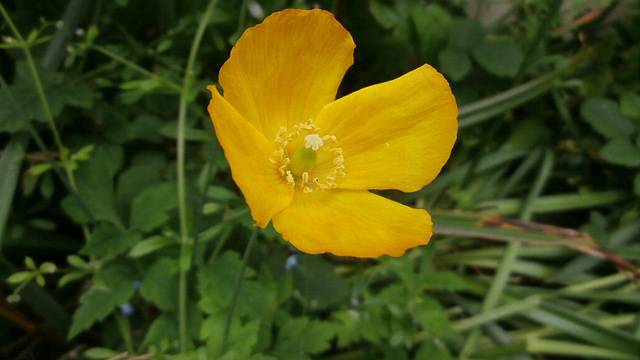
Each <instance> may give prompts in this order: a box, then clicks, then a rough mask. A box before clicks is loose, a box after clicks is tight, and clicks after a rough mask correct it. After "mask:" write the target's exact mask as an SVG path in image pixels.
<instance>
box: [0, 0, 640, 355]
mask: <svg viewBox="0 0 640 360" xmlns="http://www.w3.org/2000/svg"><path fill="white" fill-rule="evenodd" d="M210 4H211V2H209V1H176V0H159V1H151V2H150V1H145V0H117V1H94V2H85V1H77V0H74V1H53V2H51V1H49V2H43V1H36V0H22V1H3V2H2V3H1V6H2V8H3V9H4V10H6V13H7V16H8V17H9V18H10V19H12V22H13V23H14V24H15V26H16V28H17V30H18V32H19V33H20V34H22V37H23V38H24V41H25V43H24V44H23V45H25V46H26V47H28V48H29V50H30V54H31V57H32V61H31V60H30V57H29V56H27V53H26V52H25V51H24V49H23V48H22V47H21V46H22V45H21V44H20V41H19V38H18V37H16V34H15V33H14V31H13V29H12V27H11V26H10V25H9V23H8V22H7V21H6V18H5V16H4V15H3V17H2V20H1V21H0V35H2V43H0V74H1V75H2V84H3V85H2V88H1V89H0V144H1V145H0V148H1V149H0V190H1V193H0V225H1V226H0V276H1V277H2V279H3V280H5V281H4V282H3V285H2V291H1V292H2V294H4V295H3V296H5V297H7V296H8V298H7V300H12V301H14V300H15V299H16V296H19V297H20V298H21V299H20V300H21V301H20V302H19V303H17V304H13V303H11V304H10V303H8V302H3V303H2V305H0V308H1V309H0V310H1V311H0V314H2V316H0V344H3V345H4V344H7V346H2V347H0V357H3V358H4V357H7V358H21V357H22V358H29V357H31V358H37V359H57V358H64V359H71V358H74V359H75V358H92V359H107V358H113V357H117V356H121V357H122V356H123V355H121V354H123V353H124V352H129V353H130V356H132V357H134V356H138V355H142V356H147V355H149V356H151V354H153V355H154V358H158V359H174V360H179V359H184V360H190V359H223V360H245V359H249V360H275V359H287V360H288V359H293V360H295V359H300V360H303V359H327V360H329V359H336V360H338V359H365V360H369V359H371V360H373V359H376V360H377V359H389V360H402V359H425V360H426V359H428V360H449V359H451V360H453V359H459V358H460V359H462V358H464V359H498V358H499V359H515V360H532V359H540V360H543V359H544V360H555V359H559V358H571V359H592V358H594V359H595V358H597V359H634V358H636V357H637V355H638V354H639V353H640V340H639V337H638V334H640V326H639V325H638V320H637V319H638V315H637V314H638V312H639V310H640V309H639V307H638V304H640V296H639V295H638V294H639V292H638V289H637V287H636V285H634V284H633V283H632V282H631V281H629V279H630V278H633V276H636V277H637V276H638V275H640V272H637V270H635V269H637V267H636V265H637V264H639V263H640V243H639V241H638V239H639V235H640V45H639V43H640V37H639V34H640V25H639V24H640V3H639V2H637V1H614V0H606V1H599V2H598V6H599V7H596V6H594V5H592V4H591V2H581V1H568V0H567V1H564V2H556V1H554V0H543V1H519V2H518V1H511V2H509V1H507V2H505V1H482V2H476V1H422V0H348V1H345V0H343V1H328V0H320V1H315V2H313V1H307V0H248V1H237V2H234V1H218V2H217V3H215V8H213V12H212V13H210V14H211V17H210V18H209V19H208V22H207V23H206V24H205V25H206V27H205V28H204V32H203V33H202V42H201V43H200V46H199V48H197V51H196V52H195V54H194V58H193V66H192V67H191V68H189V69H187V66H188V64H189V62H188V60H189V54H190V51H191V47H192V45H193V43H194V37H195V36H196V32H197V29H198V27H199V25H200V23H201V21H202V19H203V14H205V13H206V9H207V8H208V6H209V5H210ZM479 4H480V5H479ZM315 6H319V7H320V8H322V9H326V10H330V11H332V12H333V13H334V14H335V15H336V18H337V19H338V20H339V21H340V22H341V23H342V24H343V25H344V26H345V28H346V29H347V30H348V31H349V32H350V33H351V34H352V36H353V38H354V41H355V43H356V45H357V48H356V50H355V53H354V57H355V59H354V65H353V67H352V68H351V69H350V70H349V71H348V72H347V74H346V77H345V79H344V81H343V83H342V85H341V88H340V90H339V94H338V97H340V96H344V95H346V94H349V93H352V92H354V91H357V90H359V89H361V88H363V87H365V86H369V85H372V84H376V83H380V82H383V81H387V80H390V79H393V78H396V77H398V76H400V75H402V74H404V73H407V72H408V71H411V70H413V69H415V68H417V67H419V66H421V65H422V64H424V63H429V64H431V65H432V66H434V67H435V68H436V69H437V70H438V71H440V72H442V73H443V75H444V76H445V77H446V78H447V80H448V81H449V82H450V85H451V88H452V90H453V93H454V95H455V97H456V101H457V103H458V105H459V114H460V115H459V120H460V131H459V133H458V140H457V143H456V146H455V148H454V150H453V153H452V157H451V159H450V161H449V162H448V164H447V165H446V166H445V168H444V169H443V170H442V173H441V174H440V176H439V177H438V178H437V179H436V180H435V181H434V182H433V183H432V184H430V185H429V186H427V187H425V188H423V189H422V190H420V191H418V192H416V193H412V194H401V193H399V192H396V191H393V190H391V191H381V192H380V193H381V194H382V195H384V196H386V197H389V198H391V199H394V200H397V201H401V202H403V203H405V204H407V205H409V206H412V207H425V208H428V209H429V211H430V213H431V215H432V218H433V221H434V228H435V231H436V235H435V236H434V237H433V239H432V241H431V244H429V245H428V246H424V247H420V248H417V249H412V250H410V251H408V252H407V253H406V254H405V255H404V256H402V257H398V258H392V257H386V256H385V257H381V258H378V259H354V258H342V257H335V256H332V255H326V254H325V255H309V254H302V253H299V252H298V251H297V250H295V249H292V248H291V246H290V244H289V243H287V242H285V241H283V240H282V238H281V236H280V235H279V234H278V233H277V232H276V231H275V230H274V228H273V227H272V226H269V227H267V229H265V230H259V231H258V233H257V235H256V236H257V237H256V238H255V242H254V244H253V248H252V250H251V252H250V254H248V256H247V257H246V258H244V255H243V254H244V251H245V247H246V246H247V243H248V240H249V238H251V236H252V235H251V234H253V231H254V229H255V227H254V226H253V224H254V221H253V220H252V219H251V216H250V213H249V209H248V207H247V205H246V204H245V202H244V199H243V197H242V193H241V192H240V191H239V190H238V188H237V187H236V185H235V184H234V182H233V179H232V176H231V172H230V169H229V167H228V165H227V163H226V160H225V157H224V153H223V151H222V149H221V147H220V145H219V144H218V143H217V139H216V137H215V134H214V131H213V126H212V125H211V121H210V119H209V116H208V114H207V110H206V107H207V105H208V102H209V99H210V94H209V92H208V91H206V86H207V85H210V84H216V82H217V80H218V78H217V74H218V71H219V69H220V67H221V66H222V64H223V63H224V61H226V59H228V57H229V52H230V50H231V48H232V46H233V44H234V43H235V41H236V40H237V39H238V38H239V36H240V35H241V34H242V33H243V32H244V30H245V29H247V28H248V27H250V26H253V25H255V24H258V23H260V22H261V21H262V20H263V19H264V17H266V16H268V15H269V14H270V13H272V12H275V11H279V10H281V9H284V8H287V7H296V8H305V9H311V8H313V7H315ZM59 19H64V20H65V22H64V23H63V24H60V23H57V22H58V20H59ZM69 24H78V25H77V26H78V29H69V28H67V25H69ZM32 69H35V71H36V74H37V79H39V82H40V83H41V85H42V92H40V91H39V89H38V87H37V85H36V84H37V83H38V82H37V81H36V78H35V77H34V73H33V70H32ZM185 80H190V81H186V84H187V86H186V87H184V88H183V84H184V83H185ZM5 82H6V83H7V86H5V85H4V83H5ZM9 95H10V96H9ZM43 96H44V98H45V99H46V106H45V103H43V101H42V99H43ZM181 100H184V103H185V104H186V110H185V113H184V114H185V117H184V120H185V127H184V129H183V130H184V141H185V142H184V145H185V147H184V150H185V154H186V156H185V163H184V171H183V172H182V173H181V174H178V173H177V168H178V164H179V160H178V155H177V153H178V151H179V150H178V149H179V146H178V143H177V142H178V130H179V126H178V121H177V120H178V118H179V116H180V114H181V113H180V111H179V109H180V103H181ZM47 110H48V111H47ZM48 114H50V115H51V119H50V118H49V115H48ZM50 120H52V122H50ZM425 121H428V119H425ZM52 125H53V126H55V129H56V133H55V134H54V132H52V127H51V126H52ZM363 125H366V119H363ZM31 126H33V128H31ZM58 137H59V139H58ZM69 174H71V175H72V180H71V181H70V180H69V179H70V178H69ZM182 175H184V180H185V184H186V185H185V187H184V191H185V197H184V198H183V199H182V198H180V196H179V186H180V185H179V183H180V181H181V180H180V179H181V176H182ZM74 189H75V190H74ZM181 205H184V209H185V211H184V212H183V213H181V212H180V206H181ZM451 210H463V211H464V212H459V211H451ZM499 216H508V217H509V218H502V217H499ZM531 219H532V220H533V221H535V223H530V222H521V221H520V220H531ZM540 223H543V224H545V225H541V224H540ZM5 224H6V225H5ZM491 240H498V241H500V242H507V243H509V244H508V245H505V244H503V243H500V242H493V241H491ZM514 248H515V250H514ZM512 252H514V253H515V254H514V253H512ZM25 258H26V259H27V260H26V263H25ZM245 260H246V262H245ZM53 264H55V266H53ZM245 265H246V267H245ZM243 269H244V276H243V277H242V278H240V280H241V281H238V277H239V274H240V273H242V271H243ZM622 270H624V271H625V273H624V274H622V273H621V272H620V271H622ZM634 271H636V272H635V273H634ZM635 280H636V282H637V278H636V279H635ZM236 295H237V297H236ZM232 309H233V313H231V310H232ZM62 339H67V340H66V341H63V340H62Z"/></svg>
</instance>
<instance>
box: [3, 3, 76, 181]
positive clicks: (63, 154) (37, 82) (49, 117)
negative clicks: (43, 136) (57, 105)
mask: <svg viewBox="0 0 640 360" xmlns="http://www.w3.org/2000/svg"><path fill="white" fill-rule="evenodd" d="M0 12H1V13H2V16H3V17H4V19H5V21H6V22H7V24H8V25H9V28H10V29H11V32H13V36H15V37H16V39H18V42H19V43H20V47H21V48H22V50H23V51H24V54H25V56H26V57H27V64H28V65H29V70H30V71H31V75H32V76H33V82H34V83H35V86H36V91H37V92H38V96H39V97H40V102H41V103H42V107H43V109H44V113H45V116H46V118H47V122H48V123H49V128H50V129H51V133H52V134H53V140H54V142H55V143H56V147H57V148H58V150H59V151H60V157H61V159H62V161H63V164H64V165H66V160H67V157H66V152H65V151H63V146H62V140H60V134H59V133H58V129H56V125H55V123H54V121H53V116H52V115H51V110H50V107H49V102H48V101H47V96H46V95H45V93H44V88H43V87H42V82H41V81H40V76H39V75H38V70H37V69H36V65H35V62H34V61H33V56H31V50H30V49H29V44H27V43H26V42H25V41H24V38H23V37H22V35H21V34H20V32H19V31H18V29H17V28H16V26H15V25H14V24H13V21H12V20H11V17H9V14H8V13H7V12H6V11H5V9H4V6H2V4H0ZM65 168H66V166H65ZM69 173H70V171H69V170H68V169H67V175H69ZM69 180H70V181H71V177H70V179H69ZM74 182H75V181H71V183H72V185H73V183H74Z"/></svg>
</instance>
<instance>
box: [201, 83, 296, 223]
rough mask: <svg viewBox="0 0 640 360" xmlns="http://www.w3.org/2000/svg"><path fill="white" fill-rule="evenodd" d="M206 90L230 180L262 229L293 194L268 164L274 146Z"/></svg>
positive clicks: (270, 164)
mask: <svg viewBox="0 0 640 360" xmlns="http://www.w3.org/2000/svg"><path fill="white" fill-rule="evenodd" d="M208 89H209V90H210V91H211V94H212V95H213V98H212V99H211V102H210V103H209V107H208V110H209V115H211V120H212V121H213V125H214V127H215V129H216V136H217V137H218V141H219V142H220V145H221V146H222V149H223V150H224V155H225V156H226V158H227V161H228V162H229V167H231V175H232V176H233V180H234V181H235V182H236V184H237V185H238V187H239V188H240V190H242V193H243V194H244V197H245V199H246V201H247V204H249V207H250V208H251V216H253V219H254V220H255V221H256V226H260V227H261V228H265V227H266V226H267V224H269V221H270V220H271V218H273V216H274V215H275V214H276V213H278V212H280V211H281V210H282V209H284V208H285V207H286V206H288V205H289V203H291V199H292V198H293V193H294V190H293V189H291V188H290V187H287V185H286V182H285V181H284V180H283V178H282V176H281V175H280V173H279V172H278V169H277V168H276V167H275V165H274V164H272V163H271V162H270V161H269V157H270V156H273V153H274V151H275V146H274V145H273V144H272V143H271V142H270V141H268V140H267V139H266V138H265V137H264V136H263V135H262V134H261V133H260V132H258V130H256V129H255V128H254V127H253V125H251V124H250V123H249V122H247V121H246V120H245V119H244V118H243V117H242V115H240V114H239V113H238V112H237V111H236V109H234V108H233V106H231V105H230V104H229V103H228V102H227V101H226V100H225V99H224V98H222V96H220V94H219V93H218V90H217V89H216V87H215V86H209V87H208Z"/></svg>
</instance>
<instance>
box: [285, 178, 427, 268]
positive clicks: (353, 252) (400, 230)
mask: <svg viewBox="0 0 640 360" xmlns="http://www.w3.org/2000/svg"><path fill="white" fill-rule="evenodd" d="M273 226H274V227H275V229H276V230H277V231H278V232H279V233H280V234H282V237H283V238H284V239H285V240H287V241H289V242H291V243H292V244H293V245H294V246H295V247H297V248H298V249H299V250H301V251H304V252H307V253H310V254H317V253H323V252H331V253H333V254H335V255H341V256H355V257H378V256H381V255H392V256H400V255H402V254H404V252H405V251H406V250H407V249H409V248H412V247H414V246H418V245H425V244H427V243H428V242H429V239H430V238H431V235H432V228H433V224H432V223H431V217H430V216H429V213H427V211H426V210H422V209H412V208H410V207H408V206H405V205H402V204H400V203H397V202H395V201H392V200H389V199H386V198H384V197H382V196H378V195H375V194H372V193H370V192H368V191H361V190H340V189H335V190H327V191H314V192H312V193H308V194H306V193H302V192H300V191H298V192H296V194H295V196H294V198H293V201H292V202H291V205H289V206H288V207H287V208H286V209H284V210H282V212H280V213H278V214H277V215H276V216H275V217H274V218H273Z"/></svg>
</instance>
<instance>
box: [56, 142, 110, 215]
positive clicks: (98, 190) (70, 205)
mask: <svg viewBox="0 0 640 360" xmlns="http://www.w3.org/2000/svg"><path fill="white" fill-rule="evenodd" d="M114 172H115V169H114V168H113V165H112V162H111V160H110V156H109V155H107V152H106V150H105V149H104V148H103V147H98V148H96V149H95V150H94V151H93V157H92V158H91V160H87V161H83V162H81V163H80V164H79V165H78V170H77V171H76V172H75V178H76V182H77V184H78V194H79V195H80V198H81V199H82V200H83V201H84V203H85V205H86V206H87V208H88V210H89V212H90V213H91V215H92V216H93V217H94V218H95V219H96V220H103V221H107V222H110V223H112V224H115V225H118V226H121V225H122V223H121V221H120V218H119V216H118V211H117V210H116V206H115V195H114V190H113V181H112V179H113V173H114ZM61 206H62V208H63V209H64V210H65V212H66V213H67V214H68V215H69V216H70V217H72V218H73V219H74V221H77V222H79V223H86V222H87V221H88V219H87V218H86V216H85V215H84V213H83V211H82V210H81V209H80V206H79V205H78V203H77V202H76V200H75V199H73V198H72V197H71V196H67V197H66V198H65V199H64V200H63V201H62V203H61Z"/></svg>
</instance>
